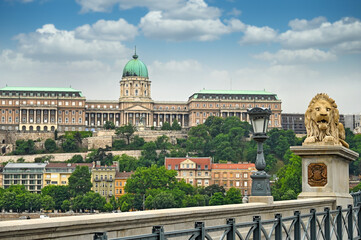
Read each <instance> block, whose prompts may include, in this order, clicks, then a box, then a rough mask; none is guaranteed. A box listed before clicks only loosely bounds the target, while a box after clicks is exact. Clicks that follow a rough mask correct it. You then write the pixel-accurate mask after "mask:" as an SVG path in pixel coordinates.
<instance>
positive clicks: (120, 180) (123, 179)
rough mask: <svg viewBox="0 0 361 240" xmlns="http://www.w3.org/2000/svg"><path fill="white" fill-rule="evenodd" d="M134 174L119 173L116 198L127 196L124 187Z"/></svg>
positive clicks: (116, 182) (116, 181)
mask: <svg viewBox="0 0 361 240" xmlns="http://www.w3.org/2000/svg"><path fill="white" fill-rule="evenodd" d="M132 174H133V172H117V173H116V175H115V198H116V199H118V198H119V197H120V196H122V195H124V194H125V191H124V187H125V184H126V183H127V180H128V178H130V176H131V175H132Z"/></svg>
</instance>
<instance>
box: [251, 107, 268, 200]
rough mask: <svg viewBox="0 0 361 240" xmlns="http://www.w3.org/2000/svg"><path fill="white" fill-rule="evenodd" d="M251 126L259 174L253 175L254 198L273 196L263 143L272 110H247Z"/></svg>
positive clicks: (257, 108)
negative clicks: (255, 143) (255, 145)
mask: <svg viewBox="0 0 361 240" xmlns="http://www.w3.org/2000/svg"><path fill="white" fill-rule="evenodd" d="M247 113H248V115H249V118H250V120H251V124H252V127H253V137H252V138H253V139H254V140H255V141H256V142H257V158H256V169H257V172H255V173H253V174H252V175H251V178H252V193H251V194H252V196H271V188H270V184H269V178H270V176H269V175H268V174H267V173H266V172H265V171H264V169H265V168H266V161H265V160H264V154H263V142H264V141H266V139H267V138H268V136H267V135H266V133H267V127H268V121H269V117H270V115H271V113H272V112H271V110H270V109H268V108H259V107H256V108H252V109H249V110H247Z"/></svg>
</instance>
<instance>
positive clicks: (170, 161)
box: [164, 157, 212, 170]
mask: <svg viewBox="0 0 361 240" xmlns="http://www.w3.org/2000/svg"><path fill="white" fill-rule="evenodd" d="M187 159H189V160H191V161H192V162H195V163H196V164H197V165H200V166H201V170H205V165H207V166H208V169H207V170H210V169H211V168H212V164H211V158H210V157H184V158H165V161H164V164H165V167H166V168H167V169H168V165H171V169H173V170H174V169H175V165H178V166H179V164H180V163H181V162H183V161H185V160H187ZM178 168H181V166H179V167H178ZM197 168H198V166H196V168H195V169H197Z"/></svg>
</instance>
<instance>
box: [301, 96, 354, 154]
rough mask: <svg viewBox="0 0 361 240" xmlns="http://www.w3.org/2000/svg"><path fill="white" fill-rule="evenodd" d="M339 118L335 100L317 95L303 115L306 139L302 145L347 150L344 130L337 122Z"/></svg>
mask: <svg viewBox="0 0 361 240" xmlns="http://www.w3.org/2000/svg"><path fill="white" fill-rule="evenodd" d="M339 117H340V114H339V112H338V109H337V104H336V103H335V100H333V99H332V98H330V97H329V96H328V95H327V94H325V93H319V94H317V95H316V96H315V97H314V98H312V100H311V102H310V104H309V105H308V108H307V111H306V113H305V126H306V130H307V138H306V139H305V141H304V142H303V145H305V144H314V145H341V146H345V147H347V148H348V147H349V145H348V144H347V143H346V142H345V137H346V136H345V129H344V127H343V125H342V123H340V122H339Z"/></svg>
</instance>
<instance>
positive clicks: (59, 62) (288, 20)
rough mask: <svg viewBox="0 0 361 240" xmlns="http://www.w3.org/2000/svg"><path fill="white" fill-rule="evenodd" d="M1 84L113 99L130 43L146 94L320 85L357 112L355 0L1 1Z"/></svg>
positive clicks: (304, 99)
mask: <svg viewBox="0 0 361 240" xmlns="http://www.w3.org/2000/svg"><path fill="white" fill-rule="evenodd" d="M0 32H1V34H0V87H2V86H5V85H6V84H7V85H9V86H47V87H68V86H70V85H71V86H72V87H73V88H76V89H80V90H82V91H83V93H84V95H85V96H86V97H87V99H100V100H108V99H113V100H116V99H118V97H119V81H120V79H121V74H122V70H123V67H124V65H125V64H126V62H127V61H129V60H130V59H131V56H132V55H133V52H134V46H135V45H136V46H137V54H138V55H139V58H140V60H142V61H143V62H144V63H145V64H146V65H147V66H148V70H149V74H150V80H151V81H152V98H153V99H154V100H173V101H186V100H187V99H188V97H189V96H190V95H191V94H192V93H194V92H196V91H199V90H201V89H209V90H212V89H225V90H228V89H233V90H262V89H266V90H267V91H270V92H274V93H276V94H278V96H279V98H280V99H281V100H282V101H283V110H284V112H304V111H305V109H306V108H307V105H308V103H309V101H310V100H311V98H312V97H313V96H314V95H316V94H317V93H319V92H325V93H328V94H329V95H330V96H331V97H332V98H334V99H335V100H336V103H338V105H339V109H340V112H341V113H345V114H348V113H361V1H359V0H355V1H349V0H346V1H334V0H328V1H323V0H322V1H308V0H304V1H294V0H288V1H268V0H254V1H245V0H240V1H237V0H228V1H227V0H223V1H220V0H208V1H207V0H132V1H129V0H2V1H0Z"/></svg>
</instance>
